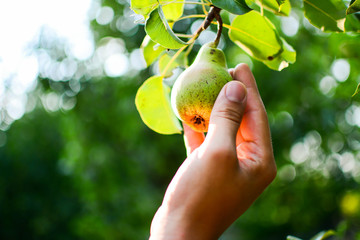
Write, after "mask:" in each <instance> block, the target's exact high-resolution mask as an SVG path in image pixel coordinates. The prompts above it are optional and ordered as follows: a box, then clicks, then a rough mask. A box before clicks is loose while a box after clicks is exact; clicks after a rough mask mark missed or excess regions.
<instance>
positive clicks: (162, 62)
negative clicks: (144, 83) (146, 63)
mask: <svg viewBox="0 0 360 240" xmlns="http://www.w3.org/2000/svg"><path fill="white" fill-rule="evenodd" d="M170 60H171V56H169V55H168V54H164V55H162V56H161V57H160V59H159V71H160V73H162V72H163V71H164V70H165V68H166V66H167V65H168V63H169V62H170ZM178 66H179V63H178V62H177V61H173V62H172V63H171V64H170V66H169V68H168V69H167V70H166V73H165V74H164V77H171V76H172V74H173V73H172V71H173V70H174V69H175V68H177V67H178Z"/></svg>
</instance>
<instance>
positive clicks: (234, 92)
mask: <svg viewBox="0 0 360 240" xmlns="http://www.w3.org/2000/svg"><path fill="white" fill-rule="evenodd" d="M225 95H226V98H227V99H229V100H230V101H232V102H237V103H242V102H243V101H244V99H245V96H246V89H245V88H244V85H243V84H241V83H240V82H237V81H231V82H229V83H228V84H227V85H226V89H225Z"/></svg>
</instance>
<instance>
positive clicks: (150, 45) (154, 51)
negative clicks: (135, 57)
mask: <svg viewBox="0 0 360 240" xmlns="http://www.w3.org/2000/svg"><path fill="white" fill-rule="evenodd" d="M141 50H142V53H143V55H144V59H145V62H146V66H150V65H151V64H152V63H153V62H154V61H156V59H158V57H159V56H160V55H161V53H162V52H164V50H165V48H164V47H162V46H160V45H159V44H157V43H156V42H154V41H153V40H151V38H150V37H149V36H148V35H146V36H145V38H144V40H143V42H142V44H141Z"/></svg>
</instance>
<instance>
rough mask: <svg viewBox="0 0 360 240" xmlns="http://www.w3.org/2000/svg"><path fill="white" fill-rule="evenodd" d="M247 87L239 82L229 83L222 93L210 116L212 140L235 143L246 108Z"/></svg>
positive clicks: (209, 130)
mask: <svg viewBox="0 0 360 240" xmlns="http://www.w3.org/2000/svg"><path fill="white" fill-rule="evenodd" d="M246 94H247V92H246V87H245V85H244V84H242V83H241V82H239V81H231V82H228V83H227V84H226V85H225V86H224V87H223V88H222V90H221V91H220V93H219V95H218V97H217V99H216V101H215V104H214V107H213V109H212V112H211V116H210V123H209V129H208V135H209V137H210V138H212V137H215V139H217V140H220V141H223V143H225V142H228V141H229V140H230V141H233V142H234V145H235V139H236V134H237V131H238V129H239V126H240V122H241V118H242V116H243V114H244V110H245V106H246Z"/></svg>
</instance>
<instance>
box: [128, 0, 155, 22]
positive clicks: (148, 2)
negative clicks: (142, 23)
mask: <svg viewBox="0 0 360 240" xmlns="http://www.w3.org/2000/svg"><path fill="white" fill-rule="evenodd" d="M158 5H159V3H158V1H157V0H131V6H130V7H131V9H132V10H133V11H134V12H135V13H137V14H141V15H143V16H144V18H145V19H146V18H147V16H148V15H149V13H150V12H152V11H153V10H154V9H155V8H156V7H157V6H158Z"/></svg>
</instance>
